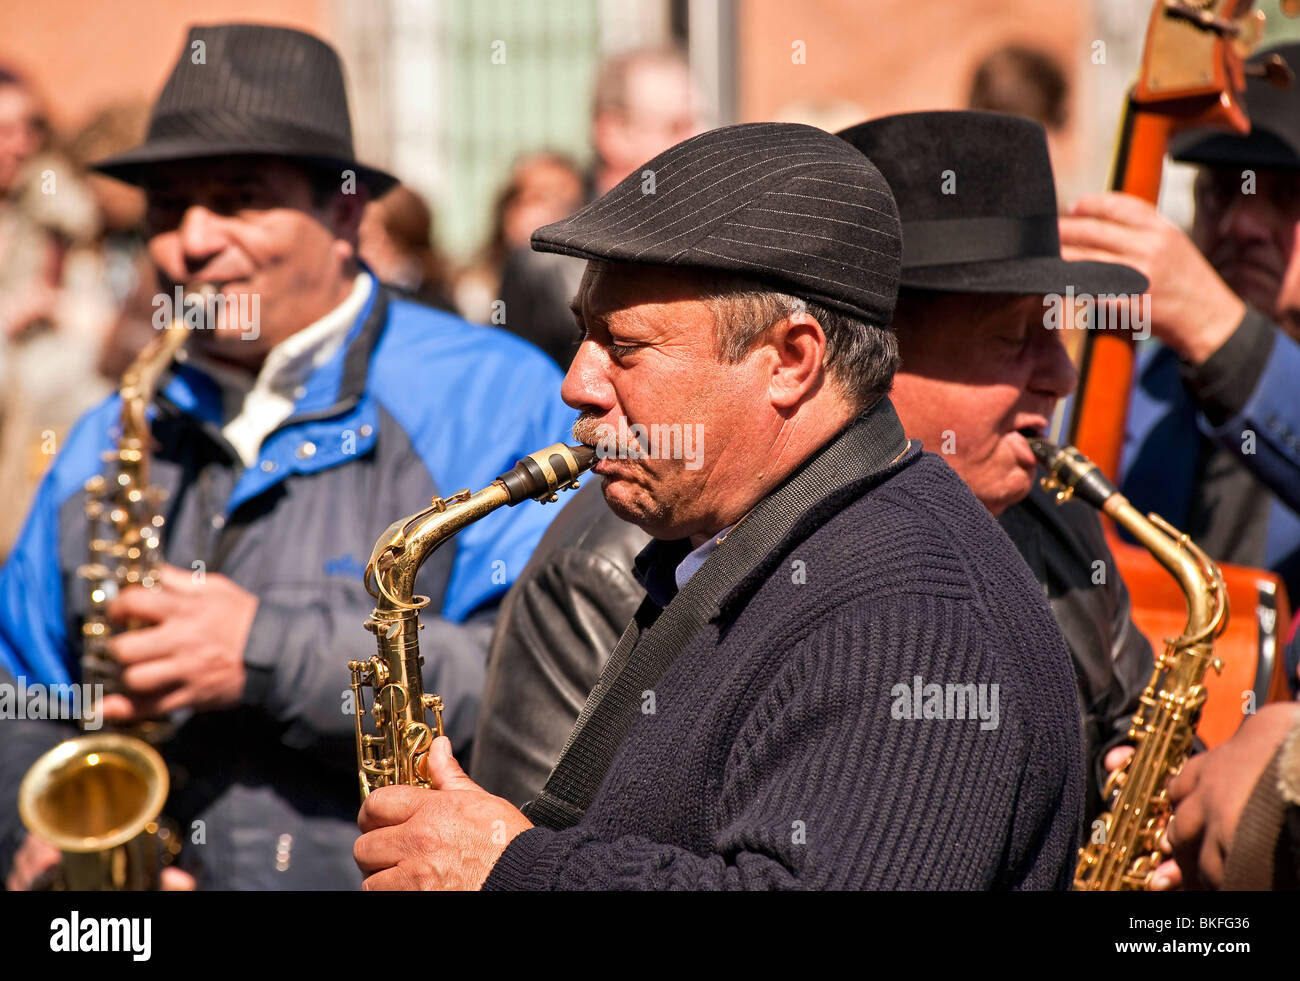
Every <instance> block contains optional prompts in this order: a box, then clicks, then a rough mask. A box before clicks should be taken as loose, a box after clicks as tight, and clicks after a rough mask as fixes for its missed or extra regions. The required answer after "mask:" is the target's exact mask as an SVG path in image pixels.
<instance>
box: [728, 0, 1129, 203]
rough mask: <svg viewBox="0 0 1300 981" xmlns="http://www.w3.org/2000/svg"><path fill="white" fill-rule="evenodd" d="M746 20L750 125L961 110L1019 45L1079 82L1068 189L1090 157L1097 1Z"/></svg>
mask: <svg viewBox="0 0 1300 981" xmlns="http://www.w3.org/2000/svg"><path fill="white" fill-rule="evenodd" d="M1129 2H1130V3H1133V0H1129ZM1045 12H1046V13H1047V15H1046V16H1045ZM737 17H738V29H739V38H738V43H737V45H736V48H737V52H738V59H739V66H738V74H739V85H738V88H739V121H742V122H752V121H759V120H767V119H789V120H793V119H794V118H795V117H796V116H799V115H804V116H807V115H808V114H809V112H810V110H813V109H816V110H817V111H818V112H826V113H827V114H828V116H829V118H830V120H831V121H832V122H835V123H839V122H842V124H843V125H848V123H849V122H850V121H851V120H843V121H842V120H841V118H840V117H841V116H843V115H844V113H845V112H846V111H847V112H848V114H850V115H852V114H853V111H852V110H851V109H850V106H848V105H841V106H839V107H836V106H834V105H832V103H833V102H834V101H835V100H838V101H840V102H841V103H848V104H851V106H852V107H855V108H856V109H857V110H861V115H860V118H859V120H858V121H861V119H867V118H869V117H872V116H878V115H884V114H887V113H894V112H910V111H915V110H920V109H956V108H962V107H964V105H965V100H966V95H967V91H968V87H969V85H970V79H971V76H972V74H973V72H974V70H975V66H976V65H977V64H978V62H979V60H980V59H981V58H982V57H983V56H984V55H986V54H988V53H989V52H990V51H992V50H994V49H995V48H998V47H1000V46H1002V45H1004V44H1007V43H1009V42H1018V43H1027V44H1030V45H1032V46H1034V47H1038V48H1041V49H1043V50H1044V51H1046V52H1048V53H1050V54H1053V55H1055V56H1056V57H1057V58H1058V59H1059V60H1060V62H1061V64H1062V66H1063V67H1064V68H1065V70H1066V72H1067V74H1068V75H1069V77H1070V79H1071V82H1072V84H1071V93H1072V98H1071V120H1072V124H1071V125H1070V126H1069V128H1068V131H1067V133H1066V134H1065V138H1064V139H1063V140H1062V142H1061V145H1060V146H1059V147H1055V148H1054V150H1055V151H1056V153H1057V157H1056V160H1057V168H1058V170H1062V171H1063V172H1062V173H1061V174H1058V177H1061V178H1063V179H1065V180H1066V181H1068V180H1069V178H1070V177H1072V176H1073V173H1074V171H1076V170H1077V169H1078V167H1079V165H1080V162H1081V160H1082V158H1083V156H1084V155H1083V154H1081V153H1080V148H1081V142H1082V141H1081V140H1080V138H1079V133H1080V131H1081V129H1082V128H1083V126H1086V121H1085V120H1083V119H1082V118H1081V110H1082V109H1083V108H1084V104H1085V102H1086V98H1087V96H1086V93H1083V92H1081V89H1082V88H1083V83H1085V82H1086V81H1087V80H1086V79H1085V78H1083V77H1082V73H1083V72H1084V71H1085V70H1086V68H1085V67H1084V66H1085V65H1088V64H1089V62H1088V44H1087V42H1088V41H1089V40H1090V38H1089V37H1088V34H1089V32H1090V30H1091V0H1048V2H1044V0H962V2H961V3H951V2H936V0H815V2H802V3H792V2H790V0H737ZM1141 20H1142V23H1143V24H1145V16H1144V15H1143V17H1142V18H1141ZM1136 29H1137V30H1138V32H1139V35H1140V32H1141V30H1142V27H1141V26H1140V25H1139V26H1137V27H1136ZM797 42H803V48H802V52H801V51H800V49H799V48H798V47H796V44H797ZM800 53H802V55H803V59H804V60H803V62H802V63H800V62H799V61H798V60H797V59H796V57H795V56H796V55H797V54H800ZM808 121H814V120H812V119H809V120H808Z"/></svg>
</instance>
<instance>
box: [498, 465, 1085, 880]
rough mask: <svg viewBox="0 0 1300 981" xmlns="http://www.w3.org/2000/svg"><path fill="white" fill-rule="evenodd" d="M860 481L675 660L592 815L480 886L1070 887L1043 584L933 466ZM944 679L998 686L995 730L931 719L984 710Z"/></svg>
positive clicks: (1067, 769) (522, 841) (828, 502)
mask: <svg viewBox="0 0 1300 981" xmlns="http://www.w3.org/2000/svg"><path fill="white" fill-rule="evenodd" d="M865 484H866V486H864V484H863V482H860V483H859V484H856V485H853V486H849V487H846V488H844V489H843V490H841V491H839V492H837V493H836V494H835V495H833V496H831V497H828V498H826V499H824V500H822V501H820V502H818V503H817V504H816V505H815V506H814V507H813V508H811V509H810V510H809V512H808V513H807V515H805V520H803V521H801V523H800V524H798V525H797V526H796V527H795V528H794V530H793V531H792V532H791V533H790V535H788V536H787V537H786V538H785V539H784V540H783V541H782V543H781V544H780V546H778V548H777V550H776V553H774V554H773V555H772V556H771V558H772V559H773V561H771V562H768V563H765V564H764V569H765V572H764V574H763V575H761V576H759V577H757V582H754V583H753V584H752V586H751V587H750V588H748V589H747V591H746V594H745V596H744V597H743V602H740V603H738V604H734V605H732V606H729V607H727V608H726V609H724V611H723V614H722V615H721V616H719V617H717V618H715V619H714V620H713V621H711V622H710V623H709V624H708V625H707V626H706V627H705V628H704V629H703V631H702V632H701V633H699V634H697V635H696V636H695V637H694V639H693V640H692V641H691V642H690V643H689V644H687V646H686V647H685V648H684V649H683V650H682V651H681V653H680V654H679V655H678V656H677V657H676V659H675V660H674V661H673V663H672V665H671V666H670V667H669V668H668V670H667V671H666V672H665V673H664V675H663V676H662V677H661V678H660V679H659V681H658V682H657V683H656V684H655V685H654V686H653V700H651V698H650V697H649V696H647V697H646V699H645V700H644V703H643V706H642V712H641V714H639V716H638V718H637V719H636V721H635V722H634V723H633V726H632V729H631V731H630V733H629V735H628V736H627V738H626V739H625V740H624V741H623V743H622V744H621V746H620V748H619V750H618V753H617V754H616V756H615V757H614V760H613V763H612V766H611V767H610V770H609V772H608V774H607V776H606V778H605V780H604V783H603V784H602V785H601V788H600V790H599V792H598V793H597V795H596V797H595V799H594V800H593V802H592V803H591V805H590V807H588V808H587V810H586V812H585V814H584V816H583V818H582V820H581V821H580V822H579V823H578V824H577V825H576V826H574V827H572V828H569V829H567V830H563V831H555V830H551V829H549V828H541V827H539V828H534V829H532V830H529V831H526V832H524V833H523V834H521V835H519V836H518V837H517V838H515V839H514V840H513V841H512V842H511V843H510V845H509V847H507V849H506V850H505V852H504V854H503V855H502V856H501V858H500V859H499V861H498V862H497V864H496V866H495V867H494V869H493V870H492V873H491V875H490V876H489V878H488V881H487V882H486V884H485V887H484V888H487V889H773V888H777V889H800V888H829V889H853V888H868V889H1053V888H1066V887H1068V885H1069V882H1070V878H1071V873H1072V872H1073V868H1074V857H1075V851H1076V843H1077V833H1078V827H1079V821H1080V815H1081V809H1082V797H1083V762H1082V747H1081V740H1080V736H1079V729H1080V722H1079V711H1078V705H1077V699H1076V697H1075V682H1074V674H1073V671H1072V669H1071V666H1070V660H1069V656H1068V654H1067V652H1066V648H1065V645H1064V642H1063V640H1062V638H1061V635H1060V633H1059V631H1058V630H1057V628H1056V626H1055V623H1054V621H1053V619H1052V614H1051V610H1050V609H1049V608H1048V605H1047V602H1046V600H1045V599H1044V598H1043V595H1042V591H1041V589H1040V588H1039V587H1038V585H1037V583H1036V582H1035V581H1034V580H1033V578H1032V577H1031V576H1030V574H1029V571H1028V570H1027V569H1026V567H1025V565H1024V563H1023V561H1022V560H1021V558H1020V556H1019V555H1018V554H1017V552H1016V549H1015V547H1014V546H1013V545H1012V544H1011V542H1010V540H1009V539H1008V538H1007V537H1006V535H1005V534H1004V533H1003V532H1002V530H1001V529H1000V528H999V527H998V525H997V523H996V522H995V521H994V520H993V519H992V518H991V517H990V516H989V514H988V512H987V511H986V510H985V509H984V507H983V506H982V505H981V504H980V503H979V502H978V501H977V500H976V499H975V497H974V496H973V495H972V494H971V492H970V491H969V490H968V489H967V487H966V485H965V484H964V483H962V481H961V480H960V478H958V477H957V475H956V474H955V473H954V472H953V471H952V470H951V469H950V468H949V467H948V465H947V464H946V463H944V462H943V461H942V460H941V459H940V458H939V457H937V456H934V455H933V454H930V453H920V452H918V450H917V449H916V448H915V447H914V448H912V449H911V450H909V451H908V453H906V454H905V455H904V456H903V457H902V459H901V460H899V461H896V462H895V464H893V465H892V466H891V467H890V468H889V470H888V472H887V473H886V474H885V476H884V479H883V480H882V479H881V478H880V476H879V475H877V476H876V477H875V478H874V479H873V480H872V481H869V482H865ZM664 544H665V543H652V544H651V546H650V550H652V551H653V550H655V549H659V551H660V553H665V552H666V551H668V550H665V549H664V548H663V545H664ZM727 544H728V542H727V541H724V542H723V543H722V544H721V545H720V546H719V547H718V549H717V551H716V553H715V555H721V554H722V553H724V552H725V550H726V548H727ZM678 555H680V552H678ZM660 572H662V570H660ZM633 656H634V657H635V651H634V653H633ZM918 678H919V679H920V685H919V688H920V690H919V691H916V689H917V688H918ZM931 684H938V685H939V686H941V689H942V690H943V691H944V696H943V698H942V699H940V698H937V697H935V695H934V692H935V691H936V690H935V689H927V688H926V686H927V685H931ZM947 685H973V686H977V687H976V688H975V689H964V691H966V692H971V693H973V692H975V691H978V690H979V689H978V686H984V687H983V689H982V692H983V695H984V701H983V703H982V704H983V707H984V708H985V709H989V708H991V706H992V704H993V699H994V689H993V687H992V686H993V685H996V686H997V689H996V704H997V712H996V726H993V725H992V724H991V723H993V722H994V714H993V713H992V712H988V711H985V712H984V713H983V714H984V715H985V720H984V721H983V722H981V721H980V719H979V718H974V719H972V718H969V717H967V718H934V717H925V716H927V715H930V716H933V715H935V714H941V715H953V714H957V711H956V710H957V706H958V705H959V704H960V705H961V706H962V708H963V709H964V710H965V711H964V712H963V713H962V714H968V715H974V714H976V709H975V708H974V707H973V705H974V702H973V701H965V700H964V699H963V697H953V698H952V699H949V698H948V696H947V694H946V688H943V686H947ZM900 686H901V687H900ZM918 704H921V705H922V712H921V715H922V718H909V717H908V716H911V715H913V714H914V710H915V708H916V706H917V705H918ZM649 709H653V711H649Z"/></svg>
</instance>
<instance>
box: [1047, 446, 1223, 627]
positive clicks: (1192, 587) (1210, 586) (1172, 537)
mask: <svg viewBox="0 0 1300 981" xmlns="http://www.w3.org/2000/svg"><path fill="white" fill-rule="evenodd" d="M1029 444H1030V447H1031V448H1032V449H1033V451H1034V455H1035V456H1036V457H1037V458H1038V461H1039V463H1041V464H1042V466H1043V468H1044V469H1045V470H1046V471H1047V476H1046V477H1044V478H1043V481H1042V485H1043V489H1044V490H1047V491H1049V492H1053V491H1054V492H1055V494H1056V499H1057V502H1058V503H1064V502H1065V501H1067V500H1069V499H1070V498H1071V497H1079V498H1081V499H1082V500H1084V501H1085V502H1086V503H1088V504H1090V505H1091V506H1092V507H1094V508H1096V509H1097V510H1098V511H1101V512H1103V513H1104V514H1106V515H1107V516H1108V517H1109V518H1110V519H1111V520H1113V521H1114V522H1115V524H1117V525H1119V526H1120V527H1121V528H1123V529H1124V530H1125V531H1127V532H1128V533H1129V534H1131V535H1132V536H1133V537H1134V538H1135V539H1137V541H1138V543H1139V544H1140V545H1141V546H1142V547H1143V548H1145V549H1146V550H1147V551H1148V552H1150V553H1151V557H1152V558H1154V559H1155V560H1156V561H1157V562H1159V563H1160V565H1161V566H1163V567H1164V568H1165V570H1166V571H1167V572H1168V573H1169V574H1170V575H1171V576H1173V577H1174V579H1175V580H1176V581H1177V583H1178V587H1179V589H1180V590H1181V591H1182V593H1183V598H1184V599H1185V600H1186V602H1187V627H1186V629H1185V630H1184V632H1183V636H1182V637H1180V638H1178V640H1177V641H1175V643H1176V644H1177V645H1179V646H1189V645H1191V644H1197V643H1202V642H1204V641H1206V640H1209V639H1212V638H1213V637H1214V636H1217V634H1218V633H1220V632H1222V627H1223V625H1224V621H1225V619H1226V615H1227V607H1226V604H1227V592H1226V590H1225V588H1224V585H1223V576H1222V573H1220V571H1219V567H1218V566H1217V565H1216V564H1215V563H1214V560H1213V559H1211V558H1210V557H1209V556H1208V555H1206V554H1205V552H1203V551H1202V550H1201V549H1200V548H1199V547H1197V545H1196V544H1195V543H1194V542H1193V541H1192V540H1191V539H1190V538H1188V537H1187V535H1185V534H1183V533H1182V532H1180V531H1178V529H1176V528H1174V527H1173V526H1172V525H1170V524H1169V522H1167V521H1165V520H1164V519H1163V518H1162V517H1160V516H1159V515H1158V514H1149V515H1144V514H1142V512H1140V511H1139V510H1138V509H1137V508H1135V507H1134V506H1133V505H1132V503H1130V501H1129V500H1128V498H1126V497H1125V496H1124V495H1123V494H1121V493H1120V492H1119V491H1118V490H1117V489H1116V488H1115V485H1114V484H1112V483H1111V482H1110V481H1109V480H1107V479H1106V477H1105V475H1104V474H1102V472H1101V470H1100V469H1098V467H1097V465H1096V464H1095V463H1093V462H1092V461H1091V460H1089V459H1088V458H1087V457H1086V456H1084V455H1083V454H1082V453H1080V452H1079V451H1078V450H1077V449H1075V448H1074V447H1073V446H1067V447H1059V446H1056V445H1055V444H1053V443H1049V442H1048V441H1047V440H1045V439H1031V440H1030V441H1029Z"/></svg>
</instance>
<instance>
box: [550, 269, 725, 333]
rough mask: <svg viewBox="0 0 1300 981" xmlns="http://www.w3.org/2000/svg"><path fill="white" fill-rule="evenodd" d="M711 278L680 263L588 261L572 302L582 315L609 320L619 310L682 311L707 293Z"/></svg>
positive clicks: (701, 299) (583, 316)
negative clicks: (659, 264)
mask: <svg viewBox="0 0 1300 981" xmlns="http://www.w3.org/2000/svg"><path fill="white" fill-rule="evenodd" d="M711 280H712V277H711V276H710V275H709V274H708V273H706V272H703V271H701V270H697V269H690V268H683V267H680V266H654V265H647V264H642V263H631V262H599V261H595V260H591V261H588V263H587V268H586V270H585V271H584V272H583V274H582V282H581V283H580V284H579V286H578V292H577V293H576V294H575V295H574V298H573V302H572V304H571V306H572V308H573V311H574V313H575V315H577V316H579V317H582V318H596V319H602V320H604V319H608V318H609V317H611V316H614V315H617V314H619V313H622V312H633V311H635V312H638V313H641V314H651V315H652V314H654V313H655V312H659V311H662V312H665V313H666V312H668V311H669V310H670V309H676V310H682V309H685V308H686V307H688V306H691V305H694V304H698V305H699V306H700V308H701V309H703V298H704V297H705V296H706V295H707V294H708V287H709V284H710V282H711Z"/></svg>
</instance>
